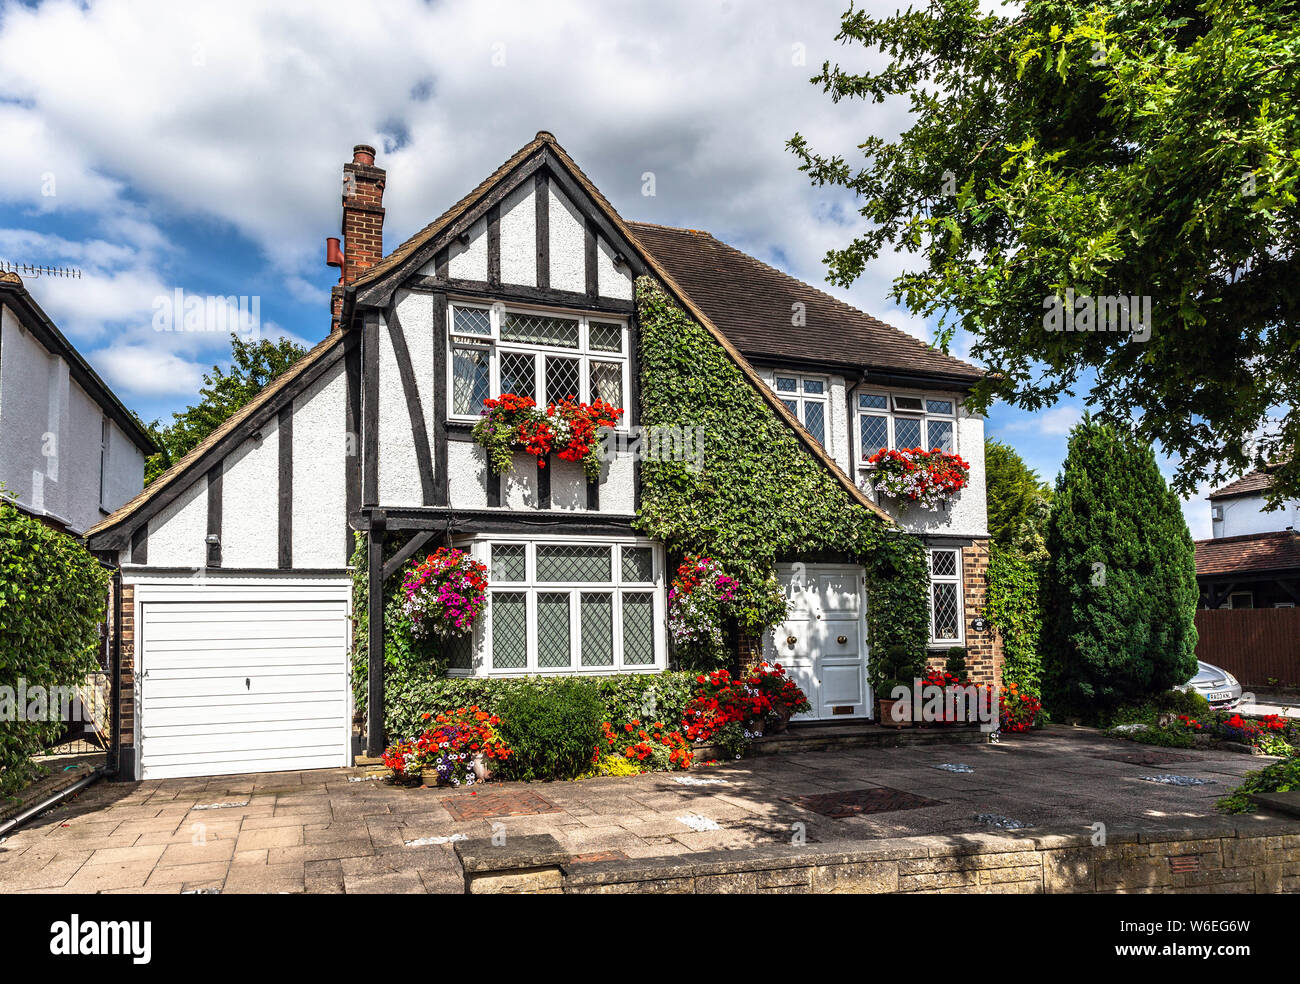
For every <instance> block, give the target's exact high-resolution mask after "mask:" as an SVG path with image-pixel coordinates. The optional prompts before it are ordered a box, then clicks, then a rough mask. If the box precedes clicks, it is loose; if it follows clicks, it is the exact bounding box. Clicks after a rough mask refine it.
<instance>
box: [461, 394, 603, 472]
mask: <svg viewBox="0 0 1300 984" xmlns="http://www.w3.org/2000/svg"><path fill="white" fill-rule="evenodd" d="M622 416H623V410H622V409H621V408H619V407H615V406H612V405H611V404H609V403H606V402H605V401H604V400H599V399H598V400H595V401H594V402H592V403H590V404H587V403H578V402H576V401H574V400H569V399H564V400H560V401H558V402H557V403H552V404H550V405H549V406H548V407H547V408H546V409H545V410H543V409H542V408H541V407H539V406H538V405H537V402H536V401H535V400H533V398H532V397H529V396H517V395H515V394H514V393H503V394H502V395H501V398H500V399H497V400H492V399H488V400H484V401H483V414H482V417H481V418H480V419H479V422H478V423H476V424H475V425H474V431H473V436H474V440H475V441H476V442H478V444H479V445H481V446H482V447H483V449H484V450H485V451H486V452H487V457H488V464H489V465H490V466H491V468H492V470H493V471H494V472H495V473H496V474H498V475H504V474H505V473H506V472H508V471H510V469H511V468H512V467H513V466H514V453H515V451H523V452H525V453H527V454H531V455H532V456H533V457H534V458H536V459H537V464H538V466H539V467H543V468H544V467H545V466H546V457H547V455H550V454H555V455H557V456H558V457H559V458H560V460H561V461H576V462H581V463H582V470H583V472H584V473H585V474H586V476H587V478H588V479H590V480H592V481H594V480H595V479H597V478H599V477H600V452H599V445H600V440H599V438H600V431H601V429H602V428H609V427H615V426H617V424H618V420H619V418H620V417H622Z"/></svg>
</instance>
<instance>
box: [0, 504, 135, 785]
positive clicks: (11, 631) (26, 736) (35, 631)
mask: <svg viewBox="0 0 1300 984" xmlns="http://www.w3.org/2000/svg"><path fill="white" fill-rule="evenodd" d="M108 581H109V576H108V572H107V571H106V570H105V569H104V568H103V566H102V565H100V563H99V562H98V561H96V560H95V558H94V557H92V556H91V555H90V554H89V553H88V552H86V550H84V549H83V548H82V547H80V546H78V545H77V543H76V542H75V541H74V540H73V539H72V538H71V537H70V536H67V535H65V534H63V533H58V532H56V531H55V530H53V529H51V528H50V527H48V526H46V525H45V524H44V523H42V522H40V521H39V520H36V519H33V518H32V517H30V516H28V515H26V514H25V513H22V512H19V511H18V510H17V509H16V508H15V507H14V506H13V504H12V501H11V500H10V498H9V495H8V493H7V492H6V491H5V490H4V488H3V486H0V681H3V682H4V684H5V685H6V686H11V687H13V688H14V690H15V691H17V689H18V681H19V680H20V679H22V680H25V681H26V684H27V689H28V692H30V691H31V688H33V687H38V686H39V687H46V688H48V687H75V686H77V685H78V684H80V683H81V682H83V680H84V679H85V676H86V674H88V673H91V672H93V671H95V670H96V669H98V664H97V662H96V659H95V653H96V650H97V649H98V647H99V624H100V623H101V622H103V621H104V607H105V602H106V597H107V591H108ZM15 710H17V709H16V708H15ZM17 716H22V715H17ZM65 727H66V722H63V721H57V720H56V721H25V720H14V721H5V722H4V723H3V725H2V726H0V796H7V795H11V794H12V793H14V792H16V791H17V790H19V789H21V788H22V787H23V786H24V785H26V783H27V782H28V781H29V780H30V779H31V778H33V777H34V776H35V774H36V769H35V767H34V766H33V764H32V761H31V757H32V755H34V754H37V753H39V752H40V751H41V750H42V749H43V748H44V747H46V746H47V745H48V744H49V743H50V742H52V741H53V740H55V739H57V738H58V737H59V736H60V735H61V734H62V733H63V730H64V728H65Z"/></svg>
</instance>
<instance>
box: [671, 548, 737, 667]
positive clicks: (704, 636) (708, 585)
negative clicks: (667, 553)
mask: <svg viewBox="0 0 1300 984" xmlns="http://www.w3.org/2000/svg"><path fill="white" fill-rule="evenodd" d="M739 587H740V582H739V581H737V580H736V579H735V578H733V577H728V576H727V575H726V574H725V573H723V570H722V565H721V564H719V563H718V562H717V561H716V560H714V559H713V558H712V557H697V556H695V555H693V554H687V555H686V557H685V558H684V559H683V560H682V562H681V564H680V565H679V566H678V568H677V576H676V577H674V578H673V586H672V587H671V588H670V589H669V590H668V631H669V632H671V633H672V636H673V641H674V642H676V643H677V644H678V645H682V644H690V643H711V644H712V645H713V646H715V647H716V646H721V645H722V620H723V616H724V615H725V608H726V606H727V605H728V604H729V603H730V602H731V600H732V598H734V597H735V596H736V590H737V589H738V588H739Z"/></svg>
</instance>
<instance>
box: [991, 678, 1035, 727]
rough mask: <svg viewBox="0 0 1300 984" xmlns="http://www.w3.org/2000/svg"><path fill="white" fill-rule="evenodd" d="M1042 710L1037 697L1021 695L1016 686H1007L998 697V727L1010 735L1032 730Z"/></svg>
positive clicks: (1013, 684)
mask: <svg viewBox="0 0 1300 984" xmlns="http://www.w3.org/2000/svg"><path fill="white" fill-rule="evenodd" d="M1042 709H1043V702H1042V701H1041V700H1039V699H1038V697H1036V696H1035V695H1033V694H1023V693H1021V692H1020V687H1019V685H1018V684H1015V683H1012V684H1009V685H1008V686H1005V687H1003V688H1002V692H1001V693H1000V694H999V695H998V718H999V722H1000V723H999V725H998V726H999V727H1000V728H1001V730H1003V731H1009V732H1012V733H1015V732H1020V731H1028V730H1030V729H1031V728H1033V726H1034V724H1035V722H1036V721H1037V720H1038V712H1039V711H1041V710H1042Z"/></svg>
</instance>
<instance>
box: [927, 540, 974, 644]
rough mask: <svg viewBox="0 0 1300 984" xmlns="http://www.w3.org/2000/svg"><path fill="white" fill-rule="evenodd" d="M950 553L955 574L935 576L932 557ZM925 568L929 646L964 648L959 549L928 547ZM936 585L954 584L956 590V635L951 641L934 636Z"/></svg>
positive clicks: (963, 597) (963, 612) (963, 606)
mask: <svg viewBox="0 0 1300 984" xmlns="http://www.w3.org/2000/svg"><path fill="white" fill-rule="evenodd" d="M936 553H950V554H953V555H954V556H955V558H956V573H954V574H935V572H934V555H935V554H936ZM926 566H927V568H928V571H927V573H928V574H929V584H928V587H927V589H926V592H927V598H928V606H927V607H928V609H929V617H930V629H929V636H930V646H931V647H936V646H964V645H965V644H966V597H965V592H964V590H963V578H962V556H961V548H960V547H929V548H927V550H926ZM936 584H954V585H956V588H957V635H956V636H955V637H954V638H952V639H940V638H937V637H936V636H935V634H934V633H935V627H936V618H935V610H934V586H935V585H936Z"/></svg>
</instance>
